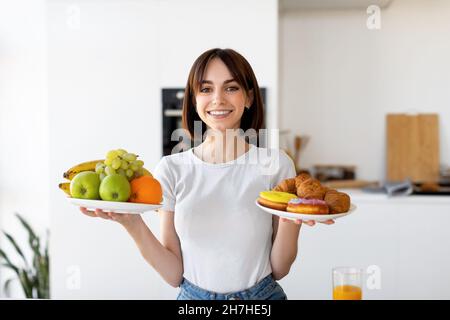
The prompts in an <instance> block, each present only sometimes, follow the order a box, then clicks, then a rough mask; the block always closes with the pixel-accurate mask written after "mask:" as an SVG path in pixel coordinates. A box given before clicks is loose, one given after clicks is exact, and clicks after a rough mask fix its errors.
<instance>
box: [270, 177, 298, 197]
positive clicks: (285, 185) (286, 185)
mask: <svg viewBox="0 0 450 320" xmlns="http://www.w3.org/2000/svg"><path fill="white" fill-rule="evenodd" d="M273 191H282V192H287V193H293V194H295V193H297V188H296V187H295V178H291V179H284V180H283V181H281V182H280V183H279V184H277V186H276V187H275V188H273Z"/></svg>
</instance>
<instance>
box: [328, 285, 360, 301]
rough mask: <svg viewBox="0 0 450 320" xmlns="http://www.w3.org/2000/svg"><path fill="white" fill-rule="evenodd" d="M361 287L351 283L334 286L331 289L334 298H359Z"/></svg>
mask: <svg viewBox="0 0 450 320" xmlns="http://www.w3.org/2000/svg"><path fill="white" fill-rule="evenodd" d="M361 298H362V292H361V288H360V287H357V286H351V285H340V286H335V287H334V289H333V299H334V300H361Z"/></svg>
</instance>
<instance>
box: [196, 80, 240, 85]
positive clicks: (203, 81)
mask: <svg viewBox="0 0 450 320" xmlns="http://www.w3.org/2000/svg"><path fill="white" fill-rule="evenodd" d="M234 81H236V80H235V79H228V80H225V81H224V82H223V84H227V83H230V82H234ZM201 83H202V84H203V83H206V84H212V83H213V82H212V81H211V80H202V82H201Z"/></svg>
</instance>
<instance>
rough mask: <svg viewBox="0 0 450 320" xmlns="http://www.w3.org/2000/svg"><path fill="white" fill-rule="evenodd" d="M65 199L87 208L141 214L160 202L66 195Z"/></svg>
mask: <svg viewBox="0 0 450 320" xmlns="http://www.w3.org/2000/svg"><path fill="white" fill-rule="evenodd" d="M67 201H69V202H70V203H71V204H73V205H76V206H79V207H85V208H87V209H88V210H95V209H101V210H103V211H107V212H115V213H132V214H141V213H144V212H147V211H153V210H157V209H159V208H161V207H162V204H145V203H134V202H119V201H104V200H88V199H77V198H71V197H67Z"/></svg>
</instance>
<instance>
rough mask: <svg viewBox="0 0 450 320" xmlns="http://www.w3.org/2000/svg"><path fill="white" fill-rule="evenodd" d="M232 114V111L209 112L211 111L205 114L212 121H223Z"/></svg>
mask: <svg viewBox="0 0 450 320" xmlns="http://www.w3.org/2000/svg"><path fill="white" fill-rule="evenodd" d="M232 112H233V110H211V111H206V113H207V114H208V116H209V117H211V118H213V119H216V120H220V119H225V118H227V117H228V116H229V115H230V114H231V113H232Z"/></svg>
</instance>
